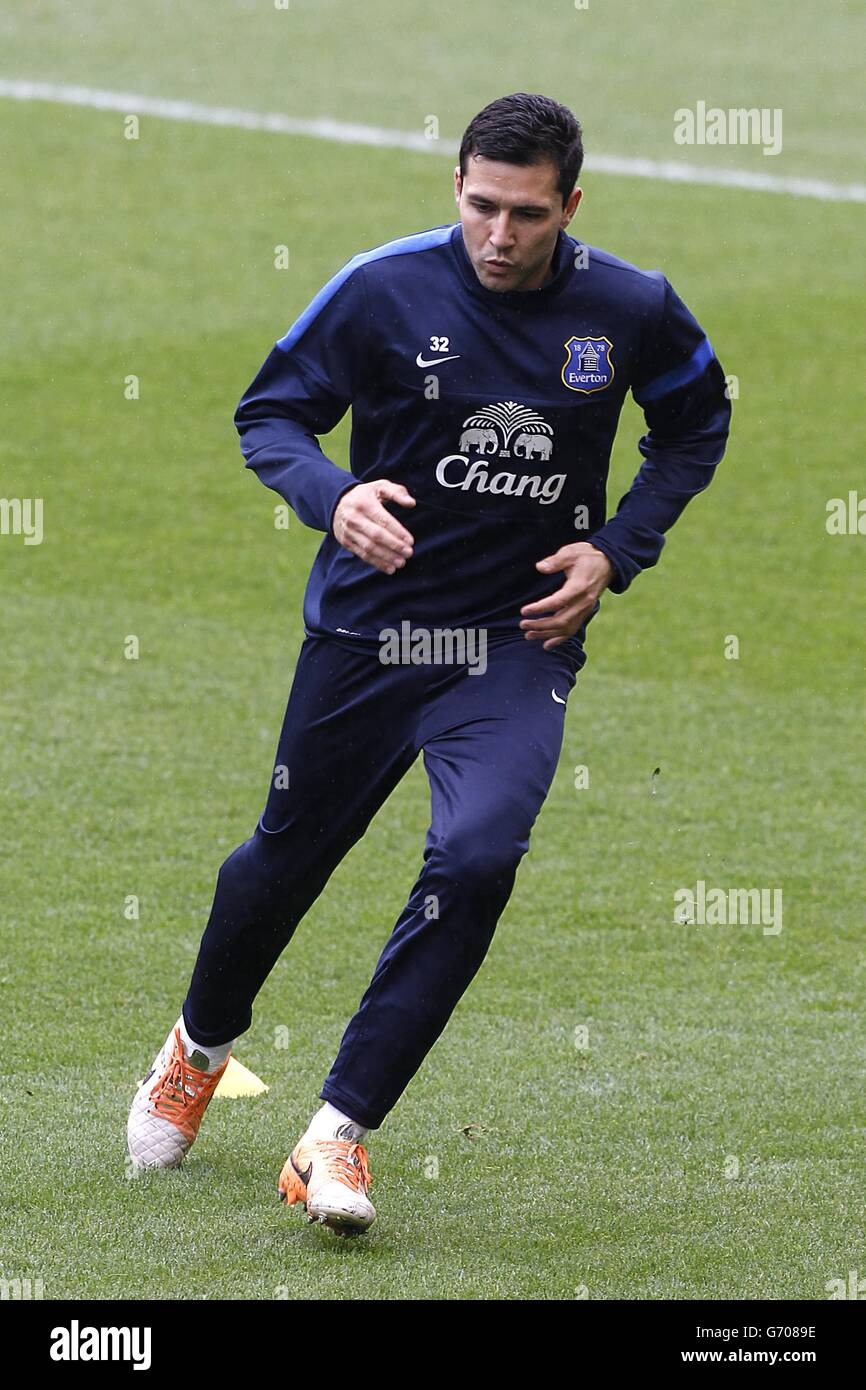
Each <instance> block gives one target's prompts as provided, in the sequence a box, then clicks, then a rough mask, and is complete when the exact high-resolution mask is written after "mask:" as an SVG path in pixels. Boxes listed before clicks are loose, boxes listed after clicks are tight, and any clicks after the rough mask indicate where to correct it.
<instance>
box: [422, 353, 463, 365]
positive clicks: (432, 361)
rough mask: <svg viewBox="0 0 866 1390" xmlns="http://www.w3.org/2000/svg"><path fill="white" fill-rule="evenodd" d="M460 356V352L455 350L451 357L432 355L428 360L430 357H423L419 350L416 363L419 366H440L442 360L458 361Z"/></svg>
mask: <svg viewBox="0 0 866 1390" xmlns="http://www.w3.org/2000/svg"><path fill="white" fill-rule="evenodd" d="M459 356H460V353H459V352H455V353H454V354H453V355H452V356H451V357H431V358H430V359H429V361H428V359H427V358H426V357H422V356H421V354H420V352H419V353H418V356H417V357H416V358H415V363H416V366H418V367H438V366H439V363H440V362H456V361H457V358H458V357H459Z"/></svg>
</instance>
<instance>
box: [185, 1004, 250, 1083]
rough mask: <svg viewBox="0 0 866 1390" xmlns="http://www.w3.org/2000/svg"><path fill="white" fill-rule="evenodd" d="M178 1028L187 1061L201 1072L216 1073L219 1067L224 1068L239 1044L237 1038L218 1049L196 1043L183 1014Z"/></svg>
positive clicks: (222, 1044) (221, 1044) (220, 1045)
mask: <svg viewBox="0 0 866 1390" xmlns="http://www.w3.org/2000/svg"><path fill="white" fill-rule="evenodd" d="M176 1027H178V1028H179V1029H180V1040H181V1042H182V1043H183V1050H184V1052H185V1054H186V1060H187V1061H188V1062H189V1063H190V1065H191V1066H193V1067H196V1068H197V1069H198V1070H199V1071H206V1072H215V1071H216V1070H217V1068H218V1067H221V1066H222V1064H223V1062H224V1061H225V1060H226V1058H227V1057H228V1055H229V1053H230V1052H231V1050H232V1048H233V1047H234V1045H235V1043H236V1042H237V1038H232V1041H231V1042H227V1043H220V1044H219V1045H218V1046H217V1047H212V1046H209V1045H205V1043H200V1042H196V1040H195V1038H191V1037H190V1035H189V1033H188V1031H187V1027H186V1024H185V1023H184V1021H183V1014H181V1016H180V1018H179V1019H178V1021H177V1024H176ZM196 1053H197V1054H198V1056H197V1057H196V1056H195V1055H194V1054H196ZM203 1059H204V1060H203Z"/></svg>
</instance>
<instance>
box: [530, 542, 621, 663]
mask: <svg viewBox="0 0 866 1390" xmlns="http://www.w3.org/2000/svg"><path fill="white" fill-rule="evenodd" d="M536 569H538V570H540V571H541V573H542V574H556V573H557V572H558V571H564V572H565V575H566V580H565V583H564V584H563V585H562V587H561V588H559V589H557V590H556V592H555V593H553V594H551V595H550V596H549V597H548V598H542V599H539V600H538V602H537V603H526V604H524V605H523V607H522V608H521V610H520V612H521V614H522V615H523V618H522V621H521V623H520V626H521V628H522V629H523V635H524V637H525V638H526V640H527V641H528V642H533V641H539V640H541V639H542V638H543V639H545V640H544V650H545V651H548V650H549V649H550V648H551V647H558V646H559V644H560V642H564V641H565V640H566V638H568V637H573V636H574V634H575V633H576V632H577V630H578V628H579V627H580V626H581V624H582V623H583V622H584V620H585V619H586V618H587V617H588V616H589V614H590V613H591V612H592V610H593V608H594V607H595V605H596V601H597V599H598V596H599V594H601V593H602V591H603V590H604V589H606V588H607V586H608V584H609V583H610V581H611V579H613V576H614V572H615V571H614V568H613V565H612V564H611V563H610V560H609V559H608V558H607V556H606V555H604V554H603V553H602V552H601V551H600V550H596V548H595V546H594V545H590V543H589V541H575V543H574V545H563V546H561V547H560V548H559V550H557V551H556V552H555V553H554V554H553V555H547V556H545V558H544V559H543V560H539V561H538V562H537V565H536ZM542 615H543V616H542Z"/></svg>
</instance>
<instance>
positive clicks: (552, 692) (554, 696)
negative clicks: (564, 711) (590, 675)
mask: <svg viewBox="0 0 866 1390" xmlns="http://www.w3.org/2000/svg"><path fill="white" fill-rule="evenodd" d="M550 693H551V695H552V696H553V698H554V700H555V701H556V703H557V704H558V705H564V704H565V701H564V700H563V698H562V696H561V695H557V693H556V691H555V690H551V692H550Z"/></svg>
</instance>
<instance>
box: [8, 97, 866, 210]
mask: <svg viewBox="0 0 866 1390" xmlns="http://www.w3.org/2000/svg"><path fill="white" fill-rule="evenodd" d="M0 97H10V98H12V99H14V100H15V101H52V102H58V103H60V104H61V105H64V106H88V107H91V108H93V109H94V110H98V111H122V112H123V113H124V114H129V115H137V116H142V115H144V116H157V117H162V118H163V119H165V120H170V121H191V122H193V123H194V124H195V125H217V126H232V127H234V128H236V129H238V130H265V131H269V132H270V133H271V134H275V135H302V136H308V137H311V138H313V139H316V140H332V141H334V142H335V143H337V144H342V145H371V146H375V147H377V148H382V147H388V146H390V147H394V148H397V149H401V150H414V151H415V152H416V153H421V154H440V155H447V156H448V158H449V159H453V158H454V157H455V155H456V154H457V152H458V148H459V147H458V143H457V141H455V140H428V139H427V137H426V135H422V134H420V133H417V132H414V131H410V130H386V129H384V128H383V127H381V126H372V125H354V124H352V123H350V122H348V121H332V120H329V119H328V118H327V117H320V118H317V119H315V120H306V119H304V118H303V117H299V116H283V115H281V114H279V113H273V114H270V115H269V114H266V113H264V112H259V111H241V110H239V109H237V108H236V107H232V106H202V105H200V104H199V103H198V102H195V101H171V100H169V99H167V98H164V97H148V96H144V95H142V94H141V93H140V92H106V91H101V90H100V89H99V88H96V87H75V86H66V85H65V84H62V83H54V82H24V81H12V80H9V79H7V78H0ZM584 167H585V168H586V170H587V171H588V172H589V173H593V174H617V175H619V176H621V177H624V178H638V179H656V180H658V181H661V182H662V183H694V184H707V185H709V186H711V187H716V188H743V189H746V190H748V191H749V192H755V193H788V194H791V195H792V196H793V197H795V198H818V199H820V201H822V202H827V203H866V184H862V183H829V182H827V181H826V180H825V179H798V178H782V177H781V176H780V175H778V174H763V173H760V174H759V173H750V172H749V171H747V170H745V169H710V168H709V167H707V166H706V165H701V164H681V163H680V162H679V161H678V160H673V159H665V160H656V159H627V158H624V157H622V156H620V155H605V154H597V155H588V156H587V159H586V164H585V166H584Z"/></svg>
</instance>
